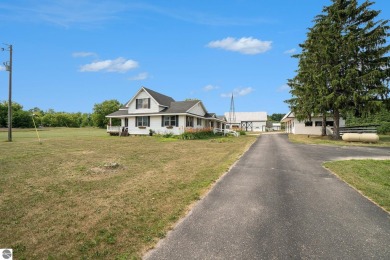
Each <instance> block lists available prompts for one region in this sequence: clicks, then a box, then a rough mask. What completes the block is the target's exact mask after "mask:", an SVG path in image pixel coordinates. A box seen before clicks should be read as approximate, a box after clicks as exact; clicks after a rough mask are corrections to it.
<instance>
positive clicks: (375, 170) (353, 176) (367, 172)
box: [324, 160, 390, 212]
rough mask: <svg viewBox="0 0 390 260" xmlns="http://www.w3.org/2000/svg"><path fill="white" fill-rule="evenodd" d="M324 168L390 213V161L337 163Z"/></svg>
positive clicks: (328, 164) (331, 163)
mask: <svg viewBox="0 0 390 260" xmlns="http://www.w3.org/2000/svg"><path fill="white" fill-rule="evenodd" d="M324 166H325V167H326V168H328V169H330V170H331V171H332V172H334V173H335V174H336V175H337V176H339V177H340V178H341V179H342V180H344V181H345V182H347V183H348V184H350V185H351V186H353V187H355V188H356V189H357V190H359V191H360V192H361V193H363V194H364V195H365V196H367V197H368V198H370V199H372V200H373V201H375V202H376V203H377V204H378V205H380V206H382V207H383V208H384V209H386V210H387V211H388V212H390V160H384V161H378V160H350V161H337V162H327V163H325V164H324Z"/></svg>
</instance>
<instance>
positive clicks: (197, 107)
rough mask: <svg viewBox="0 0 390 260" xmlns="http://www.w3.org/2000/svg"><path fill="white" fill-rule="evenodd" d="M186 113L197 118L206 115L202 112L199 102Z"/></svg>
mask: <svg viewBox="0 0 390 260" xmlns="http://www.w3.org/2000/svg"><path fill="white" fill-rule="evenodd" d="M188 112H189V113H191V114H195V115H199V116H204V115H205V114H206V111H204V109H203V107H202V105H201V103H200V102H199V103H197V104H196V105H195V106H193V107H192V108H191V109H190V110H188Z"/></svg>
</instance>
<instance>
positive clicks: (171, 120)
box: [162, 116, 177, 126]
mask: <svg viewBox="0 0 390 260" xmlns="http://www.w3.org/2000/svg"><path fill="white" fill-rule="evenodd" d="M176 117H177V116H163V124H162V125H163V126H177V118H176Z"/></svg>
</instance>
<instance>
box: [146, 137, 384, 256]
mask: <svg viewBox="0 0 390 260" xmlns="http://www.w3.org/2000/svg"><path fill="white" fill-rule="evenodd" d="M346 157H365V158H367V157H381V158H385V157H386V158H390V149H374V148H361V147H330V146H318V145H302V144H292V143H289V141H288V139H287V136H286V135H284V134H281V135H263V136H261V137H260V138H259V139H258V140H257V141H256V143H255V144H254V145H253V146H252V147H251V149H250V150H249V151H248V152H247V153H246V154H245V155H244V156H243V157H242V158H241V159H240V161H239V162H238V163H237V164H236V166H235V167H233V169H232V170H231V171H230V172H229V173H228V174H226V175H225V176H224V178H222V180H221V181H220V182H218V183H217V185H216V186H215V187H214V188H213V190H212V191H211V192H210V193H209V194H208V196H207V197H206V198H204V199H203V200H202V201H200V202H199V203H198V204H197V206H196V207H195V208H194V209H193V210H192V211H191V213H190V214H189V215H188V216H187V217H186V218H185V219H184V220H183V221H182V222H181V223H180V224H179V225H178V226H177V227H176V228H175V229H174V230H173V231H172V232H170V233H169V234H168V236H167V238H165V239H164V240H162V241H161V243H160V244H159V246H158V247H157V248H156V249H154V250H153V251H151V252H149V253H148V254H147V255H146V256H145V258H146V259H181V260H182V259H390V214H388V213H386V212H385V211H383V210H382V209H380V208H379V207H377V206H376V205H374V204H373V203H372V202H370V201H369V200H367V199H366V198H364V197H363V196H361V195H360V194H359V193H358V192H356V191H355V190H353V189H352V188H350V187H349V186H348V185H346V184H345V183H343V182H342V181H340V180H339V179H337V178H336V177H335V176H334V175H332V174H331V173H329V172H328V171H327V170H326V169H324V168H323V167H322V166H321V163H322V162H323V161H329V160H335V159H341V158H346Z"/></svg>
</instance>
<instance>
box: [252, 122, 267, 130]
mask: <svg viewBox="0 0 390 260" xmlns="http://www.w3.org/2000/svg"><path fill="white" fill-rule="evenodd" d="M265 128H266V122H253V131H254V132H264V131H265Z"/></svg>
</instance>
